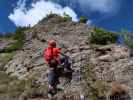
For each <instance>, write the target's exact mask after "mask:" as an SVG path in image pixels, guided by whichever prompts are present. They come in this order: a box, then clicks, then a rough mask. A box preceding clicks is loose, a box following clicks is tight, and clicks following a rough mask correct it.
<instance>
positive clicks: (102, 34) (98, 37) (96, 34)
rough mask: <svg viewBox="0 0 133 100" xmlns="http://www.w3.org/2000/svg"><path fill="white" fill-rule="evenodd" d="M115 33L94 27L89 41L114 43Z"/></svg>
mask: <svg viewBox="0 0 133 100" xmlns="http://www.w3.org/2000/svg"><path fill="white" fill-rule="evenodd" d="M116 40H117V35H116V34H114V33H111V32H108V31H105V30H103V29H98V28H95V29H94V30H93V32H91V35H90V43H94V44H100V45H106V44H108V43H115V42H116Z"/></svg>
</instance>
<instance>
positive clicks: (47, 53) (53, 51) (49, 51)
mask: <svg viewBox="0 0 133 100" xmlns="http://www.w3.org/2000/svg"><path fill="white" fill-rule="evenodd" d="M59 54H60V49H59V48H46V49H45V50H44V58H45V60H46V61H47V62H48V64H51V62H52V63H59V62H58V59H59Z"/></svg>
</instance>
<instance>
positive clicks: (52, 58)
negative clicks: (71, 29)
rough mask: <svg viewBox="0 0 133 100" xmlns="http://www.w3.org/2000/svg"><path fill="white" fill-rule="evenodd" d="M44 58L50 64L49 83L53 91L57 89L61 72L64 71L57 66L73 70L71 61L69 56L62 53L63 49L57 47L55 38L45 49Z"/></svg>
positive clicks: (50, 89) (50, 90)
mask: <svg viewBox="0 0 133 100" xmlns="http://www.w3.org/2000/svg"><path fill="white" fill-rule="evenodd" d="M61 56H62V57H61ZM44 59H45V60H46V62H47V64H48V66H49V72H48V83H49V92H50V93H51V92H52V91H53V90H55V89H56V86H57V84H58V83H59V77H60V75H61V73H63V71H62V70H60V69H59V68H57V66H58V65H61V66H63V70H64V71H66V70H65V69H67V70H69V71H71V63H70V62H69V57H68V56H66V55H64V54H62V53H61V49H60V48H58V47H56V42H55V41H54V40H50V41H48V47H47V48H46V49H45V50H44ZM66 72H67V71H66ZM70 73H71V72H70ZM67 75H68V74H67ZM70 76H71V75H70Z"/></svg>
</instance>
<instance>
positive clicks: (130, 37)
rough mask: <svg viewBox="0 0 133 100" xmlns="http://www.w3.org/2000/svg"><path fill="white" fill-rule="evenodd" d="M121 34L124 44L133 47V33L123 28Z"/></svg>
mask: <svg viewBox="0 0 133 100" xmlns="http://www.w3.org/2000/svg"><path fill="white" fill-rule="evenodd" d="M119 36H120V37H122V39H123V40H122V41H123V43H124V45H126V46H128V47H129V48H130V49H133V34H132V33H131V32H129V31H127V30H122V31H121V32H120V35H119Z"/></svg>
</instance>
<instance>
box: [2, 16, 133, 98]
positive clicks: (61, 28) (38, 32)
mask: <svg viewBox="0 0 133 100" xmlns="http://www.w3.org/2000/svg"><path fill="white" fill-rule="evenodd" d="M91 31H93V28H92V27H90V26H87V25H85V24H83V23H78V22H72V21H70V20H69V19H66V18H62V17H59V16H57V15H54V16H49V17H47V18H45V19H43V20H42V21H40V22H39V23H38V24H37V25H35V26H34V27H32V28H31V29H29V30H27V31H25V33H24V34H25V40H24V45H23V48H22V50H19V51H17V52H16V53H15V55H14V56H13V58H12V59H11V60H10V61H9V62H8V63H7V64H6V65H5V66H4V67H5V69H6V73H8V74H10V75H11V76H17V77H18V78H19V79H20V80H22V79H27V77H29V76H32V74H33V75H34V74H36V76H37V80H36V82H38V83H40V84H43V85H44V84H47V76H46V72H47V69H48V67H47V65H46V63H45V61H44V59H43V50H44V49H45V48H46V47H47V40H49V39H54V40H56V41H57V44H58V47H61V48H62V51H63V52H65V53H66V54H67V55H68V56H70V57H71V59H72V68H73V69H74V73H73V77H72V81H71V83H67V84H65V85H64V87H65V91H64V94H65V93H68V97H66V98H67V99H59V98H63V95H62V94H61V95H60V94H58V97H57V98H56V99H57V100H69V99H68V98H69V97H70V100H79V96H80V94H81V93H82V94H85V88H83V87H84V86H85V85H86V81H85V80H84V71H85V70H84V66H86V65H87V64H93V66H94V68H93V74H95V77H96V80H101V81H103V82H104V85H105V87H107V88H108V89H109V88H110V83H111V82H114V81H118V82H120V83H121V84H124V85H126V86H127V88H128V92H129V94H130V96H131V97H132V96H133V88H132V87H133V86H132V83H133V81H132V79H133V77H132V74H133V71H132V70H133V61H132V59H133V58H132V57H130V56H129V50H128V48H126V47H123V46H121V45H118V44H109V45H102V46H101V45H100V46H99V45H92V44H90V43H89V33H90V32H91ZM88 73H89V72H88ZM87 77H90V76H87ZM63 80H65V79H63ZM63 80H62V84H63V82H64V81H63ZM64 83H65V82H64ZM88 91H89V90H88ZM107 91H108V90H107ZM90 92H91V91H90ZM75 95H76V96H75ZM105 95H106V93H105ZM72 98H73V99H72ZM74 98H75V99H74ZM36 100H40V99H36ZM42 100H43V98H42ZM44 100H46V99H44ZM87 100H93V99H87ZM131 100H132V99H131Z"/></svg>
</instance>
